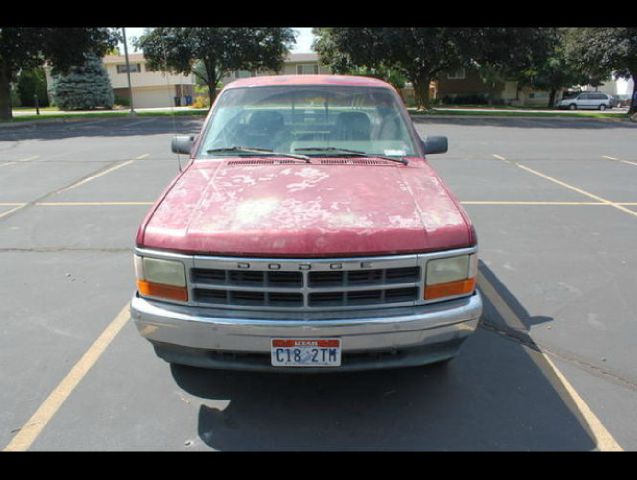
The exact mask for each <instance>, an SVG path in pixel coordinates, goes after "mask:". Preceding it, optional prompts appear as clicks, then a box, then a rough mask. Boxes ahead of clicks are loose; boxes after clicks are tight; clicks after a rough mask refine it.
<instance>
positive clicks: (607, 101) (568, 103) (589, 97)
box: [557, 92, 614, 110]
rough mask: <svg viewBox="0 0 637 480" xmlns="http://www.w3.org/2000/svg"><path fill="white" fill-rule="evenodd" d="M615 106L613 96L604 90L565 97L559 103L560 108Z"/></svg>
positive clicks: (600, 108)
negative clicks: (603, 91)
mask: <svg viewBox="0 0 637 480" xmlns="http://www.w3.org/2000/svg"><path fill="white" fill-rule="evenodd" d="M613 106H614V99H613V97H612V96H611V95H607V94H605V93H602V92H582V93H580V94H579V95H577V96H575V97H570V98H565V99H563V100H562V101H560V102H559V103H558V104H557V107H558V108H561V109H566V108H567V109H569V110H578V109H593V110H606V109H607V108H613Z"/></svg>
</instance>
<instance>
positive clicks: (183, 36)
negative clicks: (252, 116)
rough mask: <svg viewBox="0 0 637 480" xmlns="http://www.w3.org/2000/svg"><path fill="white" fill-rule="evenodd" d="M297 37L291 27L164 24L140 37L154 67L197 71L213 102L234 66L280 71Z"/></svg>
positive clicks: (139, 42)
mask: <svg viewBox="0 0 637 480" xmlns="http://www.w3.org/2000/svg"><path fill="white" fill-rule="evenodd" d="M294 41H295V37H294V32H293V30H292V29H291V28H280V27H268V28H258V27H247V28H244V27H241V28H239V27H232V28H199V27H197V28H195V27H187V28H183V27H176V28H175V27H160V28H155V29H153V30H149V31H146V32H145V33H144V35H142V36H141V37H140V38H139V39H138V40H137V41H136V46H137V48H141V49H142V50H143V52H144V57H145V58H146V60H147V65H148V66H149V68H151V69H155V70H166V71H170V72H173V73H182V74H184V75H190V74H191V73H192V74H194V75H195V76H196V77H197V78H199V79H201V80H202V81H203V82H204V83H205V84H206V85H207V86H208V95H209V97H210V104H211V105H212V103H213V101H214V99H215V97H216V87H217V84H218V83H219V81H220V80H221V77H222V76H223V74H224V73H226V72H229V71H233V70H274V71H279V70H280V69H281V67H282V65H283V61H284V59H285V55H287V53H288V52H289V49H290V47H291V46H292V44H293V43H294Z"/></svg>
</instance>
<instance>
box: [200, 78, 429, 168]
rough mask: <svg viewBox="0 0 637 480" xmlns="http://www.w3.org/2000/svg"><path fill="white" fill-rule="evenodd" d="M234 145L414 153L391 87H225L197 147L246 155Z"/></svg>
mask: <svg viewBox="0 0 637 480" xmlns="http://www.w3.org/2000/svg"><path fill="white" fill-rule="evenodd" d="M237 147H244V149H253V150H255V149H262V150H270V151H272V152H277V153H284V154H302V155H306V156H327V155H329V156H347V155H353V154H360V153H365V154H369V155H384V156H388V157H404V156H418V153H416V152H417V150H416V149H415V148H414V144H413V141H412V138H411V136H410V134H409V130H408V129H407V126H406V125H405V121H404V119H403V116H402V110H401V107H400V105H399V104H398V103H397V102H396V99H395V96H394V95H393V94H392V92H391V91H390V90H388V89H386V88H378V87H351V86H339V85H315V86H289V85H286V86H278V87H252V88H250V87H246V88H233V89H228V90H226V91H225V92H223V93H222V95H221V97H220V98H219V99H218V101H217V104H216V106H215V110H214V113H213V116H212V118H211V120H210V123H209V126H208V128H207V131H206V133H205V137H204V139H203V142H202V148H201V150H200V152H201V155H204V156H209V157H210V156H218V155H224V156H227V155H228V152H224V151H223V150H224V149H231V150H230V151H232V154H233V155H237V156H240V155H250V152H246V151H243V152H242V151H241V150H238V149H237ZM346 150H349V152H346ZM251 154H252V155H255V153H254V152H252V153H251Z"/></svg>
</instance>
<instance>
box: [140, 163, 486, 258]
mask: <svg viewBox="0 0 637 480" xmlns="http://www.w3.org/2000/svg"><path fill="white" fill-rule="evenodd" d="M271 160H272V158H271V157H268V158H263V159H261V161H263V162H264V164H263V165H235V166H230V165H229V164H230V163H232V160H230V159H224V160H220V159H214V160H198V161H196V162H193V163H191V164H190V165H189V167H188V168H187V170H185V171H184V173H183V174H182V175H181V176H180V177H179V178H178V179H177V180H176V181H175V182H174V183H173V185H172V187H171V188H170V189H169V190H168V192H167V193H166V194H165V196H164V197H163V198H162V199H161V200H160V201H159V202H158V203H157V205H156V207H157V208H156V209H154V213H153V214H152V215H149V216H148V217H147V219H146V221H145V229H144V228H143V226H142V228H140V234H139V236H138V246H140V247H146V248H158V249H167V250H173V251H179V252H184V253H206V254H215V255H239V256H241V255H249V256H256V257H321V256H343V255H345V256H358V255H381V254H399V253H411V252H425V251H434V250H443V249H449V248H459V247H465V246H469V245H472V244H473V243H474V242H472V239H471V234H470V225H469V224H468V222H467V220H466V219H465V216H464V215H463V213H464V212H462V211H461V209H460V208H459V206H458V204H457V202H456V201H455V199H454V198H453V197H452V196H451V195H450V194H449V193H448V192H447V190H446V188H445V187H444V185H443V183H442V180H441V179H440V178H439V177H438V175H437V174H436V173H435V172H434V171H433V169H432V168H431V167H430V166H429V165H428V164H427V163H426V162H424V161H423V160H422V159H418V158H411V159H410V165H409V166H403V165H401V164H398V163H396V164H390V165H374V166H368V165H320V164H305V163H303V162H299V163H298V164H284V165H271V164H270V162H271ZM257 162H258V160H257ZM255 163H256V162H255ZM142 232H143V234H142Z"/></svg>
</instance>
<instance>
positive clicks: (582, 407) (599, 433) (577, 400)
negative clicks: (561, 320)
mask: <svg viewBox="0 0 637 480" xmlns="http://www.w3.org/2000/svg"><path fill="white" fill-rule="evenodd" d="M478 285H479V286H480V291H481V292H482V294H483V295H484V296H485V297H487V299H488V300H489V302H490V303H491V305H493V307H494V308H495V310H496V311H497V312H498V315H500V317H502V319H503V320H504V321H505V322H506V323H507V324H508V325H509V326H511V327H512V328H514V329H516V330H520V331H523V332H525V331H527V328H526V326H525V325H524V323H523V322H522V320H520V318H519V317H518V316H517V314H516V313H515V312H514V311H513V310H512V309H511V307H509V305H508V304H507V303H506V301H505V300H504V299H503V298H502V297H501V296H500V294H499V293H498V291H497V290H496V288H495V287H494V286H493V285H492V284H491V282H489V280H487V278H486V277H485V276H484V275H483V274H482V273H481V272H480V271H478ZM537 350H538V352H539V353H540V355H541V356H542V358H543V359H544V360H545V361H546V364H547V365H548V366H549V367H550V369H551V370H552V371H553V373H554V374H555V375H556V377H557V379H558V380H559V381H560V383H561V384H562V386H563V387H564V390H565V391H566V393H567V394H568V395H569V396H570V398H571V400H572V401H573V403H574V404H575V406H576V407H577V409H578V410H579V412H580V414H581V415H582V417H583V419H584V421H585V422H586V423H587V424H588V427H589V429H590V431H591V433H592V434H593V435H594V437H595V443H596V444H597V448H598V449H599V450H601V451H623V450H624V449H623V448H622V447H621V445H619V443H617V441H616V440H615V438H614V437H613V436H612V434H611V433H610V432H609V431H608V430H607V429H606V427H605V426H604V424H603V423H602V422H601V421H600V420H599V418H598V417H597V415H595V413H593V411H592V410H591V409H590V407H589V406H588V404H587V403H586V402H585V401H584V400H583V399H582V397H581V396H580V395H579V393H577V390H575V388H574V387H573V385H571V383H570V382H569V381H568V380H567V379H566V377H565V376H564V375H563V374H562V372H561V371H560V370H559V369H558V368H557V366H556V365H555V364H554V363H553V362H552V361H551V359H550V358H549V357H548V355H547V354H546V352H544V351H543V350H542V349H541V348H539V347H537Z"/></svg>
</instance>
